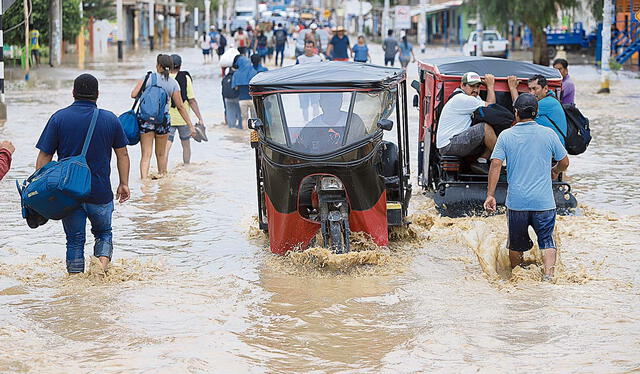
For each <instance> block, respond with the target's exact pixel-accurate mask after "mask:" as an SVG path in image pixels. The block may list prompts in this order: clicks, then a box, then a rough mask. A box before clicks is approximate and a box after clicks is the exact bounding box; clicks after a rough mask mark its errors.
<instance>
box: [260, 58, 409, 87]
mask: <svg viewBox="0 0 640 374" xmlns="http://www.w3.org/2000/svg"><path fill="white" fill-rule="evenodd" d="M404 79H405V73H404V70H402V69H398V68H390V67H384V66H378V65H370V64H361V63H354V62H342V61H330V62H316V63H309V64H299V65H292V66H286V67H283V68H280V69H275V70H270V71H266V72H263V73H259V74H258V75H256V76H255V77H253V79H251V82H250V83H249V90H250V91H251V92H255V93H260V92H263V93H264V92H271V91H287V90H312V89H340V88H342V89H352V88H365V89H384V88H387V87H389V86H392V85H395V84H396V83H397V82H400V81H402V80H404Z"/></svg>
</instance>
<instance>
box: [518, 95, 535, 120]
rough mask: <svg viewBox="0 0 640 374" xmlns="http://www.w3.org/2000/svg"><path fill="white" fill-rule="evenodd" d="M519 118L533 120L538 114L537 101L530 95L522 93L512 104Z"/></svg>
mask: <svg viewBox="0 0 640 374" xmlns="http://www.w3.org/2000/svg"><path fill="white" fill-rule="evenodd" d="M513 107H514V108H515V109H516V110H517V111H518V113H520V118H533V117H535V115H536V114H537V113H538V99H536V97H535V96H534V95H532V94H530V93H523V94H521V95H520V96H518V98H517V99H516V101H515V102H514V103H513Z"/></svg>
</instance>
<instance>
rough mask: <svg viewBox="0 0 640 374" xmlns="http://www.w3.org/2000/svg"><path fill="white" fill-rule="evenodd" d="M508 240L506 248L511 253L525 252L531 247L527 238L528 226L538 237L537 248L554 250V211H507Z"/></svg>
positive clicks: (531, 243)
mask: <svg viewBox="0 0 640 374" xmlns="http://www.w3.org/2000/svg"><path fill="white" fill-rule="evenodd" d="M507 225H508V227H509V240H508V242H507V248H509V249H510V250H512V251H518V252H525V251H528V250H530V249H531V248H532V247H533V242H532V241H531V238H530V237H529V226H531V227H533V231H535V233H536V236H538V248H540V249H549V248H556V243H555V242H554V241H553V228H554V227H555V225H556V210H555V209H551V210H541V211H533V210H511V209H509V210H507Z"/></svg>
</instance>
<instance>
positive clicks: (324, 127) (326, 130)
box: [294, 93, 365, 154]
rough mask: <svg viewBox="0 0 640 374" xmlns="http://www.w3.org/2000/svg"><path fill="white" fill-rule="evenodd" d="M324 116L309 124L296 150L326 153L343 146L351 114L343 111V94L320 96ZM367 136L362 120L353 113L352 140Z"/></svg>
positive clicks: (303, 131) (304, 129) (298, 139)
mask: <svg viewBox="0 0 640 374" xmlns="http://www.w3.org/2000/svg"><path fill="white" fill-rule="evenodd" d="M318 96H319V97H318V102H319V104H320V108H321V109H322V114H320V115H319V116H317V117H315V118H313V119H312V120H311V121H309V122H307V123H306V124H305V125H304V127H303V128H302V130H301V131H300V134H299V135H298V138H297V139H296V142H295V143H294V148H297V149H299V150H302V151H305V152H308V153H316V154H317V153H325V152H330V151H333V150H335V149H338V148H340V147H341V145H342V144H343V136H345V129H346V126H347V120H348V119H349V112H346V111H344V110H342V108H341V107H342V96H343V94H342V93H323V94H320V95H318ZM364 136H365V127H364V122H363V121H362V118H360V116H358V115H357V114H355V113H353V115H352V116H351V125H350V128H349V138H350V139H361V138H363V137H364Z"/></svg>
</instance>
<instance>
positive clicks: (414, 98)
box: [413, 95, 420, 108]
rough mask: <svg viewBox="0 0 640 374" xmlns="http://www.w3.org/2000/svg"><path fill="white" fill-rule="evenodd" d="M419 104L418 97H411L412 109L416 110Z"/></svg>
mask: <svg viewBox="0 0 640 374" xmlns="http://www.w3.org/2000/svg"><path fill="white" fill-rule="evenodd" d="M419 103H420V98H419V97H418V95H413V107H414V108H417V107H418V105H419Z"/></svg>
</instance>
